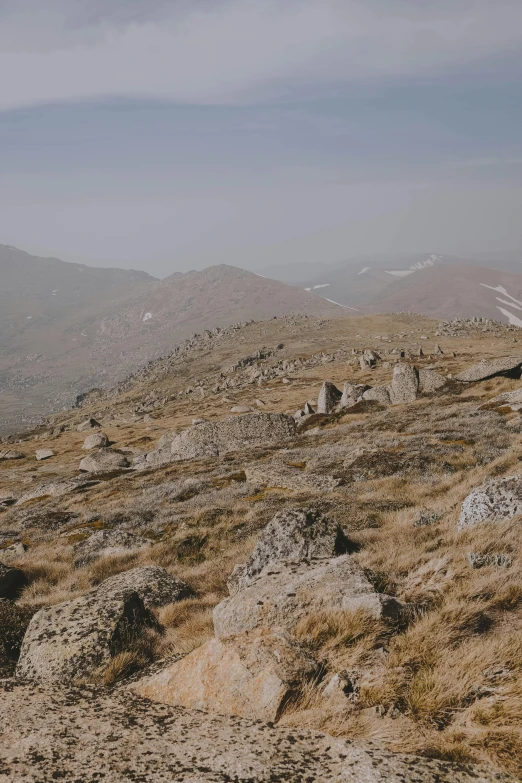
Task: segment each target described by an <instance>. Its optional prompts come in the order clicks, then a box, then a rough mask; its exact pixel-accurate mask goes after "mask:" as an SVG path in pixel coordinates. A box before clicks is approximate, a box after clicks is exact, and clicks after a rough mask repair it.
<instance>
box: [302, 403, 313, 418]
mask: <svg viewBox="0 0 522 783" xmlns="http://www.w3.org/2000/svg"><path fill="white" fill-rule="evenodd" d="M303 412H304V415H305V416H312V415H313V414H314V413H315V411H314V409H313V408H312V406H311V405H310V403H309V402H305V404H304V408H303Z"/></svg>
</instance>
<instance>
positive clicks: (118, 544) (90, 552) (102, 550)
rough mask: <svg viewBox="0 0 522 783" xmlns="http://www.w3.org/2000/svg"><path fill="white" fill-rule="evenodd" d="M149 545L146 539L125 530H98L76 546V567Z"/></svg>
mask: <svg viewBox="0 0 522 783" xmlns="http://www.w3.org/2000/svg"><path fill="white" fill-rule="evenodd" d="M148 545H149V542H148V541H147V540H146V539H144V538H141V537H140V536H135V535H133V534H132V533H127V532H126V531H125V530H98V531H96V533H93V534H92V535H91V536H89V538H87V539H86V540H85V541H80V542H79V543H78V544H76V545H75V547H74V554H75V560H74V565H75V566H76V568H80V567H82V566H85V565H87V564H88V563H92V562H93V561H94V560H98V559H99V558H101V557H110V556H113V555H122V554H127V553H129V552H133V551H136V550H138V549H142V548H143V547H146V546H148Z"/></svg>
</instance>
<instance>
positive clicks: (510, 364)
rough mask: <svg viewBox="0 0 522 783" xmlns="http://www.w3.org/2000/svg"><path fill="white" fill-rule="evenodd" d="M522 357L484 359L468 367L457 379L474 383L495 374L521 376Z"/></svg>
mask: <svg viewBox="0 0 522 783" xmlns="http://www.w3.org/2000/svg"><path fill="white" fill-rule="evenodd" d="M521 365H522V357H520V356H505V357H502V358H500V359H483V360H482V361H481V362H479V363H478V364H474V365H473V366H472V367H468V369H467V370H464V372H461V373H459V374H458V375H456V376H455V378H456V380H457V381H462V382H464V383H473V382H474V381H485V380H486V379H487V378H493V377H494V376H495V375H509V376H510V377H513V378H520V366H521Z"/></svg>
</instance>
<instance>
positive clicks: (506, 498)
mask: <svg viewBox="0 0 522 783" xmlns="http://www.w3.org/2000/svg"><path fill="white" fill-rule="evenodd" d="M518 514H522V476H507V477H505V478H501V479H495V480H493V481H488V482H486V483H485V484H483V485H482V486H480V487H477V488H476V489H474V490H473V492H471V493H470V494H469V495H468V496H467V498H466V499H465V500H464V502H463V504H462V507H461V512H460V517H459V522H458V529H459V530H463V529H464V528H467V527H471V526H472V525H478V524H479V523H480V522H503V521H504V520H507V519H511V518H512V517H514V516H517V515H518Z"/></svg>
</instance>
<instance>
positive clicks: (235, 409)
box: [230, 405, 252, 413]
mask: <svg viewBox="0 0 522 783" xmlns="http://www.w3.org/2000/svg"><path fill="white" fill-rule="evenodd" d="M251 412H252V408H250V407H249V406H248V405H234V406H232V408H230V413H251Z"/></svg>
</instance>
